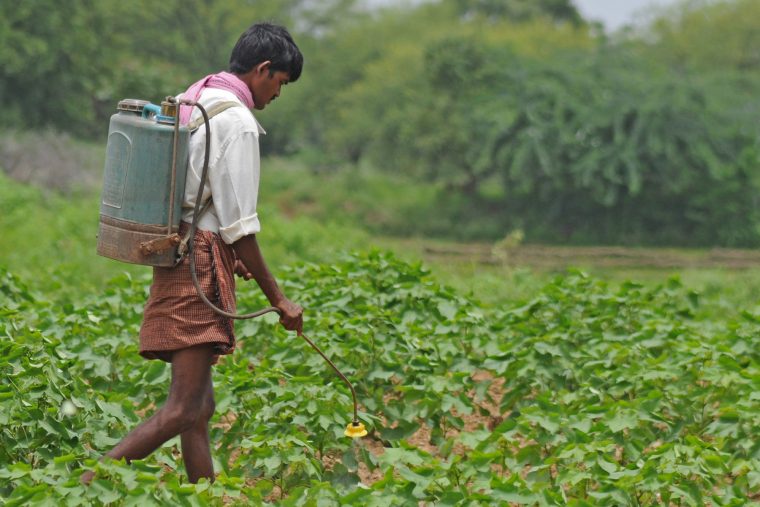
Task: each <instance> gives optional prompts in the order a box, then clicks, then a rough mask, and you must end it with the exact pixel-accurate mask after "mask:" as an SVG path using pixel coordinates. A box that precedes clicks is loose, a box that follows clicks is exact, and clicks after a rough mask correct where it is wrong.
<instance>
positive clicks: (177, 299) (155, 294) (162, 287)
mask: <svg viewBox="0 0 760 507" xmlns="http://www.w3.org/2000/svg"><path fill="white" fill-rule="evenodd" d="M189 227H190V226H189V225H188V224H186V223H185V222H182V224H181V225H180V232H179V233H180V235H184V234H185V231H187V230H188V229H189ZM194 255H195V270H196V273H197V276H198V282H199V283H200V286H201V289H203V293H204V294H205V295H206V297H207V298H208V299H209V300H210V301H211V302H212V303H214V304H215V305H216V306H218V307H219V308H221V309H223V310H224V311H226V312H230V313H234V312H235V277H234V272H233V268H234V266H235V253H234V251H233V250H232V247H231V246H230V245H227V244H226V243H224V241H222V238H221V237H220V236H219V235H218V234H215V233H213V232H209V231H201V230H196V231H195V251H194ZM204 343H213V344H214V349H215V353H216V354H230V353H231V352H232V351H233V350H234V348H235V329H234V326H233V322H232V319H228V318H226V317H223V316H221V315H219V314H217V313H215V312H214V311H213V310H211V308H209V307H208V306H206V304H205V303H204V302H203V301H202V300H201V298H200V296H199V295H198V292H197V290H196V289H195V286H194V285H193V280H192V278H191V276H190V259H189V257H185V259H184V260H183V261H182V262H181V263H180V264H179V265H177V266H176V267H173V268H161V267H154V268H153V284H152V285H151V287H150V297H149V298H148V302H147V303H146V305H145V314H144V317H143V323H142V327H141V328H140V354H141V355H142V356H143V357H145V358H147V359H162V360H164V361H168V362H171V352H172V351H175V350H179V349H184V348H187V347H192V346H195V345H201V344H204Z"/></svg>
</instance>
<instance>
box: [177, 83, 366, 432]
mask: <svg viewBox="0 0 760 507" xmlns="http://www.w3.org/2000/svg"><path fill="white" fill-rule="evenodd" d="M167 101H169V102H172V103H174V104H175V105H176V107H175V109H176V111H175V121H174V131H175V135H174V145H173V148H172V166H173V167H174V166H175V165H176V160H177V145H178V139H179V135H178V134H179V110H180V107H179V104H181V105H186V106H194V107H197V108H198V109H199V110H200V112H201V114H202V115H203V123H204V125H205V128H206V145H205V152H204V158H203V170H202V171H201V178H200V184H199V185H198V194H197V197H196V199H195V208H194V210H193V222H192V224H191V226H190V231H189V233H188V235H187V236H186V238H189V241H188V242H187V248H186V249H185V248H184V245H183V244H181V245H180V248H179V258H178V260H177V262H179V261H181V260H182V258H183V256H184V255H188V256H189V258H190V275H191V277H192V279H193V285H194V286H195V290H196V291H197V292H198V295H199V296H200V298H201V299H202V300H203V302H204V303H205V304H206V305H207V306H208V307H209V308H211V309H212V310H213V311H214V312H216V313H217V314H219V315H222V316H224V317H227V318H229V319H237V320H243V319H253V318H256V317H260V316H262V315H265V314H267V313H277V314H281V311H280V309H279V308H276V307H274V306H270V307H267V308H262V309H261V310H258V311H255V312H252V313H245V314H237V313H230V312H226V311H224V310H223V309H221V308H219V307H217V306H216V305H215V304H214V303H212V302H211V301H210V300H209V299H208V298H207V297H206V295H205V294H204V293H203V290H202V289H201V286H200V283H199V282H198V276H197V273H196V269H195V249H194V246H195V231H196V229H197V227H198V221H199V219H200V216H201V214H202V212H201V198H202V196H203V188H204V187H205V185H206V178H207V175H208V162H209V154H210V149H211V146H210V144H211V140H210V136H209V115H208V112H207V111H206V109H205V108H204V107H203V106H202V105H200V104H199V103H197V102H194V101H191V100H186V99H180V100H177V99H176V98H175V97H167ZM183 243H184V242H183ZM298 336H300V337H301V338H303V339H304V341H306V343H308V344H309V346H310V347H311V348H312V349H314V350H315V351H316V352H317V353H318V354H319V355H320V356H322V359H324V360H325V361H326V362H327V364H329V365H330V367H331V368H332V369H333V370H334V371H335V373H336V374H337V375H338V376H339V377H340V378H341V380H343V382H344V383H345V384H346V385H347V386H348V388H349V389H350V390H351V398H352V399H353V404H354V418H353V421H351V422H350V423H349V424H348V426H347V427H346V430H345V432H344V434H345V435H346V436H347V437H351V438H359V437H363V436H365V435H366V434H367V430H366V428H365V427H364V424H362V423H361V422H360V421H359V415H358V403H357V401H356V391H355V390H354V386H353V385H352V384H351V382H350V381H349V380H348V378H346V376H345V375H344V374H343V373H342V372H341V371H340V370H339V369H338V367H337V366H335V363H333V362H332V361H331V360H330V358H329V357H327V356H326V355H325V353H324V352H322V350H321V349H320V348H319V347H317V345H316V344H315V343H314V342H313V341H312V340H310V339H309V337H308V336H306V335H305V334H303V332H302V331H299V332H298Z"/></svg>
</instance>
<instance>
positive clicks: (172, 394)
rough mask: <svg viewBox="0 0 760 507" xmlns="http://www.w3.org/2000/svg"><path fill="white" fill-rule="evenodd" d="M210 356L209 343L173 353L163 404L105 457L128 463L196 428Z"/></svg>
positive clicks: (88, 476) (88, 478) (87, 477)
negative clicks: (168, 385) (170, 374)
mask: <svg viewBox="0 0 760 507" xmlns="http://www.w3.org/2000/svg"><path fill="white" fill-rule="evenodd" d="M213 355H214V349H213V346H212V345H199V346H196V347H190V348H187V349H182V350H178V351H176V352H174V353H173V355H172V382H171V387H170V388H169V397H168V398H167V400H166V403H165V404H164V406H163V407H161V408H160V409H159V410H158V412H156V413H155V414H153V416H151V417H150V419H148V420H147V421H145V422H143V423H142V424H140V425H139V426H137V427H136V428H135V429H133V430H132V431H131V432H130V433H129V434H128V435H127V436H126V437H124V439H123V440H122V441H121V442H119V443H118V444H117V445H116V447H114V448H113V449H111V450H110V451H109V452H108V453H106V456H107V457H110V458H113V459H121V458H126V460H127V462H129V461H131V460H133V459H143V458H145V457H146V456H148V455H149V454H150V453H152V452H153V451H155V450H156V449H158V448H159V447H160V446H161V445H163V444H164V443H165V442H166V441H167V440H169V439H170V438H172V437H175V436H177V435H179V434H182V433H185V432H186V431H188V430H191V429H192V428H193V427H195V426H196V424H197V422H198V420H199V418H201V416H202V414H203V409H204V404H207V402H206V398H207V393H208V391H209V389H210V386H211V361H212V358H213ZM212 400H213V394H212ZM207 423H208V419H206V424H207ZM206 445H208V436H206ZM207 452H209V453H210V451H207ZM209 459H210V457H209ZM212 474H213V471H212ZM92 477H93V474H92V473H91V472H87V473H85V474H83V475H82V477H81V479H80V480H81V481H82V482H83V483H85V484H86V483H89V482H90V481H91V480H92ZM203 477H208V476H207V475H203ZM209 478H211V477H209ZM196 480H197V479H196Z"/></svg>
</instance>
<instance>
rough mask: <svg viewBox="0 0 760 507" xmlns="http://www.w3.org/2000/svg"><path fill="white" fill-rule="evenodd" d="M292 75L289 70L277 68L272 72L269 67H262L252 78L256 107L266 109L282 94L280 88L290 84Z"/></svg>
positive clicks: (252, 91)
mask: <svg viewBox="0 0 760 507" xmlns="http://www.w3.org/2000/svg"><path fill="white" fill-rule="evenodd" d="M289 80H290V75H289V74H288V73H287V72H284V71H281V70H277V71H274V72H273V73H270V72H269V70H268V69H262V72H260V73H257V74H256V75H255V76H254V77H253V79H252V80H251V87H250V88H251V93H252V94H253V104H254V106H253V107H254V108H255V109H259V110H261V109H264V108H265V107H267V105H268V104H269V103H270V102H272V101H273V100H274V99H276V98H277V97H279V96H280V88H282V86H283V85H286V84H288V81H289Z"/></svg>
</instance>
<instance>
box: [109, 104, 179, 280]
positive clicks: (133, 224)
mask: <svg viewBox="0 0 760 507" xmlns="http://www.w3.org/2000/svg"><path fill="white" fill-rule="evenodd" d="M176 107H177V106H176V104H175V103H172V102H169V101H166V102H163V103H162V105H161V107H159V106H157V105H155V104H150V103H149V102H147V101H144V100H134V99H125V100H122V101H121V102H119V104H118V107H117V111H118V112H117V113H116V114H114V115H113V116H111V122H110V126H109V129H108V144H107V147H106V161H105V169H104V175H103V192H102V194H101V201H100V227H99V232H98V246H97V252H98V254H99V255H102V256H104V257H109V258H111V259H116V260H120V261H124V262H130V263H135V264H146V265H150V266H173V265H174V261H175V251H176V248H175V247H176V245H177V244H178V243H179V239H180V238H179V236H178V230H179V222H180V217H181V208H182V199H183V197H184V192H185V177H186V173H187V160H188V147H189V141H190V131H189V130H188V129H187V127H184V126H182V127H179V128H178V129H176V133H177V139H176V143H175V125H174V123H175V118H176ZM175 148H176V152H175ZM173 162H176V165H175V167H176V169H175V170H174V171H173V170H172V167H173V165H174V163H173Z"/></svg>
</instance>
